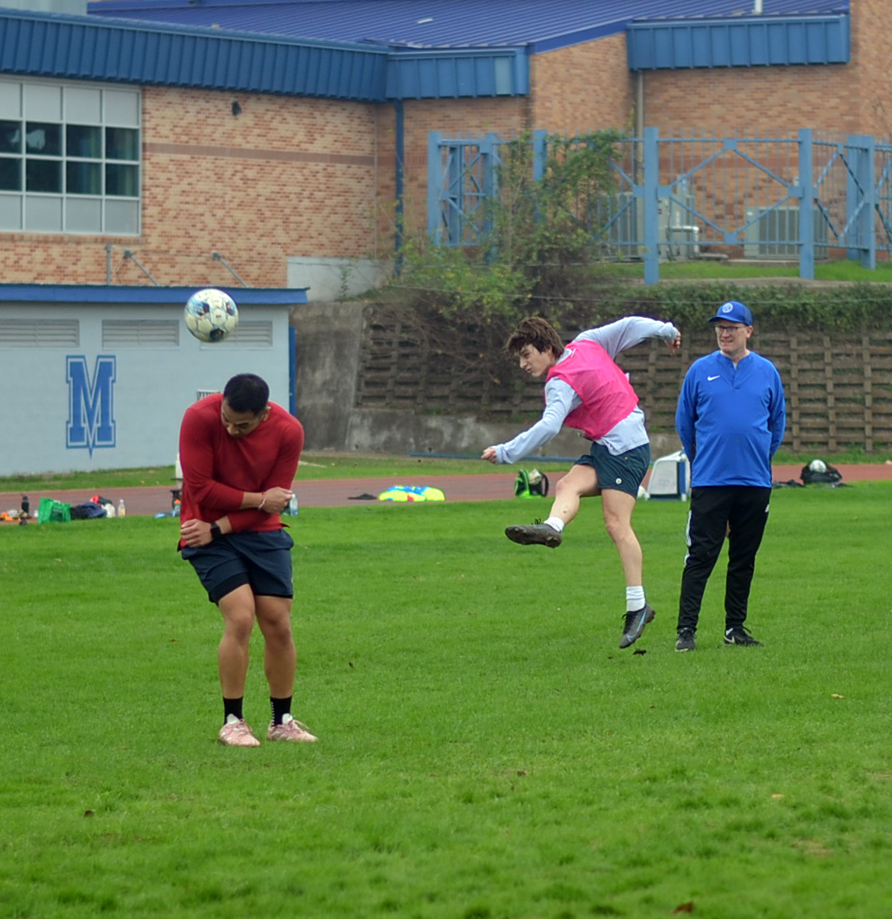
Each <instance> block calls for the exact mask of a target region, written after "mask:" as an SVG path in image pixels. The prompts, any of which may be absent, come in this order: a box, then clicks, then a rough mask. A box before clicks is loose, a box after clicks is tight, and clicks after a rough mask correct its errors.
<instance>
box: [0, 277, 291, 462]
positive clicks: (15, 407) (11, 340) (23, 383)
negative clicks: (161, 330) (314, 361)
mask: <svg viewBox="0 0 892 919" xmlns="http://www.w3.org/2000/svg"><path fill="white" fill-rule="evenodd" d="M122 297H126V289H124V290H122ZM239 309H240V329H239V330H240V331H241V330H242V328H243V327H244V328H245V329H247V328H248V327H249V326H251V324H254V323H261V324H263V323H270V324H271V331H272V335H271V344H261V345H258V344H256V343H255V341H256V336H252V337H251V340H250V341H249V342H248V343H245V342H244V341H240V340H239V333H238V332H237V333H236V335H235V337H234V338H233V340H231V341H226V342H222V343H219V344H214V345H208V344H202V343H201V342H199V341H197V340H196V339H195V338H193V337H192V336H191V335H190V334H189V332H188V330H187V329H186V326H185V323H184V322H183V321H182V305H181V303H175V304H172V303H168V304H154V305H153V304H149V305H145V304H134V303H125V302H122V303H117V304H115V303H108V304H84V303H46V302H44V303H33V302H18V303H17V302H9V301H6V302H4V301H0V388H2V393H3V398H2V399H0V431H2V432H3V440H2V446H0V474H2V475H16V474H31V473H42V472H67V471H88V470H92V469H96V470H99V469H120V468H132V467H138V466H152V465H155V464H163V465H168V464H172V463H173V462H174V459H175V457H176V452H177V441H178V436H179V426H180V421H181V419H182V415H183V412H184V411H185V410H186V408H187V406H189V405H190V403H192V402H193V401H194V400H195V399H196V398H197V394H198V392H199V391H201V390H210V391H219V390H221V389H222V388H223V386H224V385H225V383H226V381H227V380H228V379H229V378H230V377H231V376H233V375H234V374H236V373H244V372H248V373H257V374H259V375H260V376H262V377H263V378H264V379H265V380H266V381H267V383H269V386H270V398H271V399H272V401H274V402H277V403H279V404H280V405H282V406H284V407H285V408H286V409H287V408H288V406H289V371H290V365H289V340H290V339H289V327H288V313H289V309H290V306H283V305H280V304H271V305H270V304H267V305H247V306H246V305H245V304H244V303H241V304H240V307H239ZM23 319H24V320H27V321H35V320H36V321H38V322H37V324H36V327H37V328H38V330H39V328H40V321H43V320H56V319H65V320H71V319H76V320H77V323H78V341H77V343H76V344H75V345H72V344H71V343H70V342H69V343H65V344H54V343H52V342H51V341H47V340H46V339H40V341H39V343H38V344H32V345H30V346H29V345H28V344H27V343H24V344H23V343H22V342H23V334H22V325H21V323H20V322H18V321H19V320H23ZM107 319H114V320H122V319H123V320H133V319H147V320H162V321H165V322H167V323H175V324H176V329H177V336H176V337H177V339H178V340H176V341H175V342H174V343H173V344H164V345H160V346H159V345H157V344H151V343H147V344H141V343H139V342H138V341H137V342H130V343H127V344H120V345H116V346H112V347H109V342H108V339H106V341H105V342H103V327H102V323H103V320H107ZM168 327H169V326H168ZM260 327H261V326H254V328H255V329H256V328H260ZM263 327H264V328H269V326H263ZM26 332H27V329H26ZM38 334H39V332H38ZM99 356H106V357H113V358H114V366H115V380H114V383H113V384H112V390H113V398H112V410H113V420H114V445H110V446H99V445H94V446H93V449H92V452H91V450H90V449H89V446H88V445H87V446H71V445H68V444H67V443H66V441H67V430H68V425H69V421H70V419H71V418H72V412H73V411H81V408H82V407H81V406H74V407H73V406H72V405H71V404H70V403H71V401H72V398H73V396H72V386H71V384H70V383H69V380H68V379H67V366H68V359H69V357H73V358H75V359H78V358H83V361H84V363H85V370H86V374H87V377H88V379H90V380H92V379H93V378H94V375H95V368H96V360H97V358H98V357H99ZM82 401H83V400H82Z"/></svg>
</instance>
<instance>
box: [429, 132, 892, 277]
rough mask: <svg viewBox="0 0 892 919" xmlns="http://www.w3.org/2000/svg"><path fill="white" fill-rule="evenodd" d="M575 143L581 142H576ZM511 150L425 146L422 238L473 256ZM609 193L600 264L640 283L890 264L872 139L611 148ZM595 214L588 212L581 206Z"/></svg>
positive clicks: (883, 159)
mask: <svg viewBox="0 0 892 919" xmlns="http://www.w3.org/2000/svg"><path fill="white" fill-rule="evenodd" d="M529 142H530V144H531V147H532V157H531V168H532V170H533V177H534V178H540V177H541V176H542V175H543V173H544V170H545V169H546V168H547V160H548V148H549V135H548V134H547V132H544V131H536V132H533V134H532V135H531V136H530V141H529ZM580 142H583V141H580ZM506 143H508V141H507V140H504V139H501V138H499V137H498V136H496V135H494V134H487V135H485V136H484V137H482V138H457V139H456V138H452V139H449V138H445V137H444V136H443V135H442V134H441V133H439V132H431V134H430V135H429V141H428V232H429V233H430V235H431V236H432V238H433V239H434V240H435V241H436V242H437V243H439V244H442V245H449V246H474V245H478V244H479V243H480V242H481V241H482V240H483V239H484V238H485V235H486V231H487V226H486V213H487V209H486V207H485V205H486V203H487V202H488V201H490V200H492V199H493V198H495V197H496V196H497V195H498V194H499V184H498V178H499V166H500V162H501V161H500V150H501V148H502V145H503V144H506ZM615 149H616V156H615V159H614V160H613V162H612V169H613V175H614V178H615V190H614V191H612V192H611V193H610V194H605V195H602V196H601V197H600V198H599V200H598V201H597V202H596V207H597V212H598V230H599V238H600V241H601V244H602V248H603V253H604V255H605V257H609V258H619V259H635V260H640V261H642V262H643V263H644V279H645V282H646V283H649V284H651V283H655V282H657V281H658V280H659V278H660V262H661V261H662V260H666V259H682V258H700V259H703V258H709V259H712V258H715V259H723V258H728V257H742V258H745V259H759V260H786V261H797V262H798V263H799V274H800V276H801V277H803V278H814V276H815V261H816V260H820V259H826V258H849V259H853V260H856V261H859V262H860V263H861V264H862V265H863V266H864V267H866V268H875V267H876V264H877V257H878V255H880V257H881V258H888V257H889V256H890V254H892V145H890V143H889V142H885V141H884V142H880V141H878V140H876V139H875V138H874V137H872V136H869V135H849V136H847V137H845V138H844V139H842V138H834V137H832V136H829V135H825V134H819V133H816V132H814V131H812V130H811V129H810V128H802V129H801V130H800V131H798V132H797V133H796V135H795V136H793V135H788V136H781V135H778V136H774V137H772V136H765V135H759V136H733V137H729V136H722V135H718V134H708V133H705V132H703V133H701V134H699V135H698V134H696V133H693V132H686V133H685V134H684V135H682V134H678V135H671V136H666V137H661V136H660V134H659V131H658V129H656V128H645V130H644V133H643V136H641V137H630V138H624V139H622V140H620V141H618V142H617V143H616V147H615ZM586 206H587V207H591V202H588V203H587V204H586Z"/></svg>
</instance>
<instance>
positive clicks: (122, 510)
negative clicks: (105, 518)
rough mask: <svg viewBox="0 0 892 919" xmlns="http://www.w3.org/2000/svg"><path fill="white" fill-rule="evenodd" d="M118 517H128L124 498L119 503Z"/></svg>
mask: <svg viewBox="0 0 892 919" xmlns="http://www.w3.org/2000/svg"><path fill="white" fill-rule="evenodd" d="M118 516H119V517H126V516H127V508H126V507H124V499H123V498H121V500H120V501H118Z"/></svg>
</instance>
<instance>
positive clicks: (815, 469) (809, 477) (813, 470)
mask: <svg viewBox="0 0 892 919" xmlns="http://www.w3.org/2000/svg"><path fill="white" fill-rule="evenodd" d="M799 477H800V478H801V479H802V481H803V483H804V484H805V485H836V483H837V482H841V481H842V473H841V472H840V471H839V470H838V469H837V468H836V467H835V466H831V465H830V463H825V462H824V461H823V460H812V461H811V462H810V463H809V464H808V465H806V466H803V467H802V472H801V473H799Z"/></svg>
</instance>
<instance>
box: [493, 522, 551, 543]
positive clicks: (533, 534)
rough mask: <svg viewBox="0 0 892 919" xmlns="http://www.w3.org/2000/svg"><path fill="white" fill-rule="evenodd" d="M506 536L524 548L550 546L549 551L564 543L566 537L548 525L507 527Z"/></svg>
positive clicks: (534, 524) (533, 524)
mask: <svg viewBox="0 0 892 919" xmlns="http://www.w3.org/2000/svg"><path fill="white" fill-rule="evenodd" d="M505 535H506V536H507V537H508V539H510V540H511V541H512V542H516V543H520V545H522V546H548V548H549V549H556V548H557V547H558V546H559V545H560V544H561V543H562V542H563V541H564V537H563V536H562V535H561V534H560V533H558V531H557V530H556V529H554V527H550V526H549V525H548V524H547V523H531V524H528V525H525V526H514V527H507V528H506V529H505Z"/></svg>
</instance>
